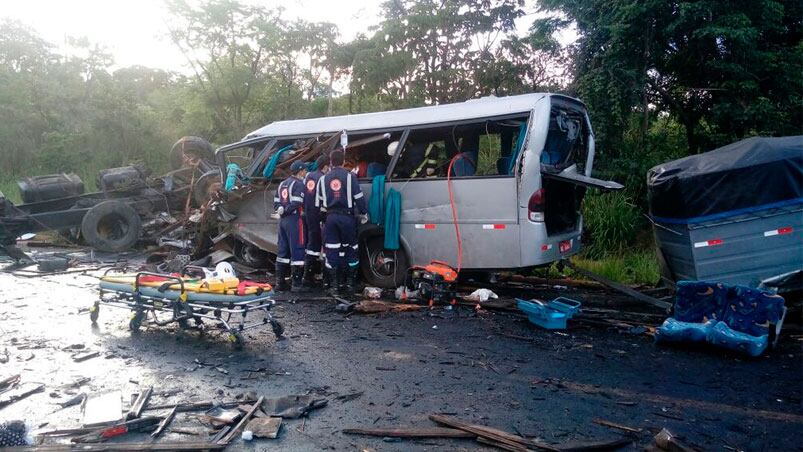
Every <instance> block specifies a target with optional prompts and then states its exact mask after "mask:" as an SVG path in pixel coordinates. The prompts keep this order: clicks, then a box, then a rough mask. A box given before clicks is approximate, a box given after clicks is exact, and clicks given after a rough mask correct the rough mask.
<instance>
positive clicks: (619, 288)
mask: <svg viewBox="0 0 803 452" xmlns="http://www.w3.org/2000/svg"><path fill="white" fill-rule="evenodd" d="M561 262H562V263H563V264H564V265H566V266H567V267H569V268H571V269H572V270H574V271H576V272H577V273H580V274H581V275H583V276H585V277H587V278H591V279H593V280H595V281H598V282H600V283H602V284H604V285H606V286H608V287H610V288H611V289H614V290H617V291H619V292H622V293H623V294H625V295H629V296H631V297H633V298H635V299H636V300H639V301H643V302H644V303H647V304H651V305H653V306H655V307H658V308H661V309H663V310H669V308H671V307H672V305H671V304H670V303H667V302H665V301H661V300H659V299H657V298H653V297H651V296H649V295H645V294H643V293H641V292H639V291H636V290H633V289H631V288H630V287H627V286H626V285H624V284H619V283H618V282H615V281H611V280H610V279H608V278H605V277H604V276H600V275H597V274H596V273H591V272H590V271H588V270H584V269H582V268H580V267H578V266H576V265H574V264H573V263H571V262H570V261H569V260H567V259H564V260H562V261H561Z"/></svg>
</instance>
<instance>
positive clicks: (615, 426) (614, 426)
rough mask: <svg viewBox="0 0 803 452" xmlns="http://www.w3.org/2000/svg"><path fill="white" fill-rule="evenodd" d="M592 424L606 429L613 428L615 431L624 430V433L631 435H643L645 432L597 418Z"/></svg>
mask: <svg viewBox="0 0 803 452" xmlns="http://www.w3.org/2000/svg"><path fill="white" fill-rule="evenodd" d="M591 422H593V423H595V424H597V425H603V426H605V427H611V428H615V429H619V430H624V431H626V432H630V433H641V432H642V431H643V429H640V428H633V427H628V426H626V425H622V424H617V423H616V422H611V421H608V420H605V419H599V418H597V419H593V420H592V421H591Z"/></svg>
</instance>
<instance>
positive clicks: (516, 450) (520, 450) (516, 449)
mask: <svg viewBox="0 0 803 452" xmlns="http://www.w3.org/2000/svg"><path fill="white" fill-rule="evenodd" d="M477 442H479V443H481V444H486V445H488V446H493V447H496V448H498V449H502V450H508V451H510V452H527V451H528V450H530V449H527V448H526V447H524V446H522V445H515V446H514V445H510V444H506V443H500V442H498V441H494V440H492V439H488V438H484V437H482V436H478V437H477Z"/></svg>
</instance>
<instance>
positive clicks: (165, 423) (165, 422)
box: [151, 406, 178, 438]
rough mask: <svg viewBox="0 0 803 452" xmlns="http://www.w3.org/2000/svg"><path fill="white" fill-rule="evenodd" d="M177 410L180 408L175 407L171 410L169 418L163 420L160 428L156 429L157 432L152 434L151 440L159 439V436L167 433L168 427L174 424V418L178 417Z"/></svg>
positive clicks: (168, 414)
mask: <svg viewBox="0 0 803 452" xmlns="http://www.w3.org/2000/svg"><path fill="white" fill-rule="evenodd" d="M177 408H178V407H177V406H174V407H173V409H172V410H170V412H169V413H167V417H165V418H164V419H162V422H160V423H159V426H158V427H156V430H154V431H153V433H151V438H158V437H159V435H161V434H162V432H163V431H165V429H166V428H167V426H168V425H170V423H171V422H173V418H174V417H176V409H177Z"/></svg>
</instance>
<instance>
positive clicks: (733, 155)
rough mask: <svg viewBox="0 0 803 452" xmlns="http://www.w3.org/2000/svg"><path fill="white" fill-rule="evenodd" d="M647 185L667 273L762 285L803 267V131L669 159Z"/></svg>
mask: <svg viewBox="0 0 803 452" xmlns="http://www.w3.org/2000/svg"><path fill="white" fill-rule="evenodd" d="M647 185H648V190H649V204H650V218H651V220H652V222H653V230H654V233H655V240H656V244H657V246H658V250H659V257H660V258H661V260H662V264H663V265H662V266H663V269H662V270H663V274H664V277H666V278H668V279H670V280H672V281H679V280H707V281H719V282H725V283H730V284H744V285H749V286H753V287H755V286H757V285H759V284H760V283H761V282H762V281H764V280H767V279H769V278H772V277H775V276H778V275H784V274H790V273H794V272H799V271H801V270H802V269H803V236H802V235H803V234H801V229H803V136H794V137H781V138H766V137H755V138H749V139H746V140H742V141H739V142H736V143H732V144H729V145H727V146H724V147H721V148H718V149H715V150H713V151H710V152H706V153H704V154H699V155H693V156H689V157H685V158H682V159H679V160H674V161H671V162H667V163H663V164H661V165H658V166H656V167H654V168H652V169H651V170H650V171H649V172H648V174H647Z"/></svg>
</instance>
